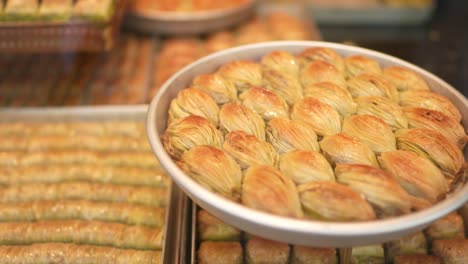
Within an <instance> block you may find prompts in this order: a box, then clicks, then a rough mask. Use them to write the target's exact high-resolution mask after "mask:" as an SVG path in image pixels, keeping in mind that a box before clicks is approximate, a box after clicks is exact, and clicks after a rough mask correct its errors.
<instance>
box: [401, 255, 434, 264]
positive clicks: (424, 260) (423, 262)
mask: <svg viewBox="0 0 468 264" xmlns="http://www.w3.org/2000/svg"><path fill="white" fill-rule="evenodd" d="M394 263H395V264H440V260H439V258H438V257H437V256H431V255H426V254H404V255H399V256H396V257H395V261H394Z"/></svg>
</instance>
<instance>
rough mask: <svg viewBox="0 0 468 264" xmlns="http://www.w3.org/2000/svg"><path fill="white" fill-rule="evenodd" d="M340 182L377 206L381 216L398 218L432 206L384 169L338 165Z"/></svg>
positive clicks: (336, 169) (375, 208) (337, 170)
mask: <svg viewBox="0 0 468 264" xmlns="http://www.w3.org/2000/svg"><path fill="white" fill-rule="evenodd" d="M335 176H336V179H337V181H338V183H341V184H345V185H348V186H349V187H350V188H351V189H353V190H354V191H356V192H358V193H360V194H362V195H363V197H364V198H365V199H366V200H367V201H368V202H369V203H370V204H371V205H372V206H373V207H374V210H375V212H376V214H377V215H378V216H379V217H388V216H397V215H402V214H407V213H410V212H411V211H412V210H421V209H424V208H426V207H429V206H430V204H429V203H428V202H426V201H425V200H422V199H419V198H416V197H413V196H411V195H409V194H408V193H407V192H406V191H405V190H404V189H403V188H402V187H400V185H399V184H398V182H397V181H396V180H395V179H393V178H392V176H390V175H389V174H388V173H387V172H385V171H384V170H381V169H378V168H375V167H371V166H367V165H360V164H337V165H336V167H335Z"/></svg>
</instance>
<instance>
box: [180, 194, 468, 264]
mask: <svg viewBox="0 0 468 264" xmlns="http://www.w3.org/2000/svg"><path fill="white" fill-rule="evenodd" d="M189 222H190V225H191V229H190V232H188V233H187V239H188V240H189V241H190V246H189V247H187V250H188V253H187V254H186V263H192V264H195V263H198V264H242V263H249V264H256V263H275V264H288V263H291V264H306V263H307V264H311V263H312V264H337V263H351V264H392V263H394V264H439V263H451V264H466V263H468V262H467V261H468V239H467V237H468V232H467V231H466V230H468V229H467V226H468V204H467V205H465V207H463V208H462V209H461V210H459V211H458V212H453V213H451V214H449V215H447V216H445V217H443V218H441V219H440V220H438V221H437V222H435V223H433V224H431V225H430V226H429V227H427V228H426V229H425V230H423V231H421V232H418V233H414V234H410V235H408V236H405V237H402V238H401V239H399V240H395V241H388V242H385V243H383V244H375V245H366V246H360V247H354V248H352V250H351V258H350V259H349V258H348V259H347V261H345V260H344V258H343V257H342V256H341V255H340V253H341V252H343V251H340V249H337V248H318V247H306V246H301V245H289V244H286V243H282V242H277V241H272V240H268V239H265V238H262V237H259V236H254V235H251V234H248V233H246V232H244V231H242V230H239V229H237V228H235V227H233V226H230V225H228V224H226V223H224V222H223V221H221V220H220V219H218V218H216V217H215V216H213V215H212V214H210V213H209V212H208V211H206V210H204V209H202V208H201V207H199V206H197V205H196V204H195V203H193V202H192V216H191V221H189Z"/></svg>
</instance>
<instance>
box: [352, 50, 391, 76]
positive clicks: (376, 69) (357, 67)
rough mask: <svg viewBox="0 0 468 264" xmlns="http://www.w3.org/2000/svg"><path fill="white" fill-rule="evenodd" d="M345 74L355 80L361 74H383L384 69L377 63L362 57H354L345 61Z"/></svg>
mask: <svg viewBox="0 0 468 264" xmlns="http://www.w3.org/2000/svg"><path fill="white" fill-rule="evenodd" d="M344 64H345V74H346V77H347V78H353V77H354V76H357V75H359V74H361V73H371V74H381V73H382V69H381V68H380V65H379V63H378V62H377V61H375V60H372V59H369V58H368V57H366V56H362V55H352V56H349V57H346V58H345V59H344Z"/></svg>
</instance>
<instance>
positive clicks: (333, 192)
mask: <svg viewBox="0 0 468 264" xmlns="http://www.w3.org/2000/svg"><path fill="white" fill-rule="evenodd" d="M297 189H298V191H299V199H300V200H301V204H302V207H303V208H304V214H305V215H306V216H307V217H309V218H312V219H316V220H325V221H338V222H348V221H366V220H372V219H375V213H374V211H373V210H372V207H371V206H370V204H369V203H368V202H367V201H366V200H364V199H363V198H362V197H361V195H360V194H359V193H357V192H355V191H353V190H352V189H351V188H349V187H347V186H344V185H341V184H338V183H336V182H330V181H313V182H309V183H305V184H302V185H299V186H298V187H297Z"/></svg>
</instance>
